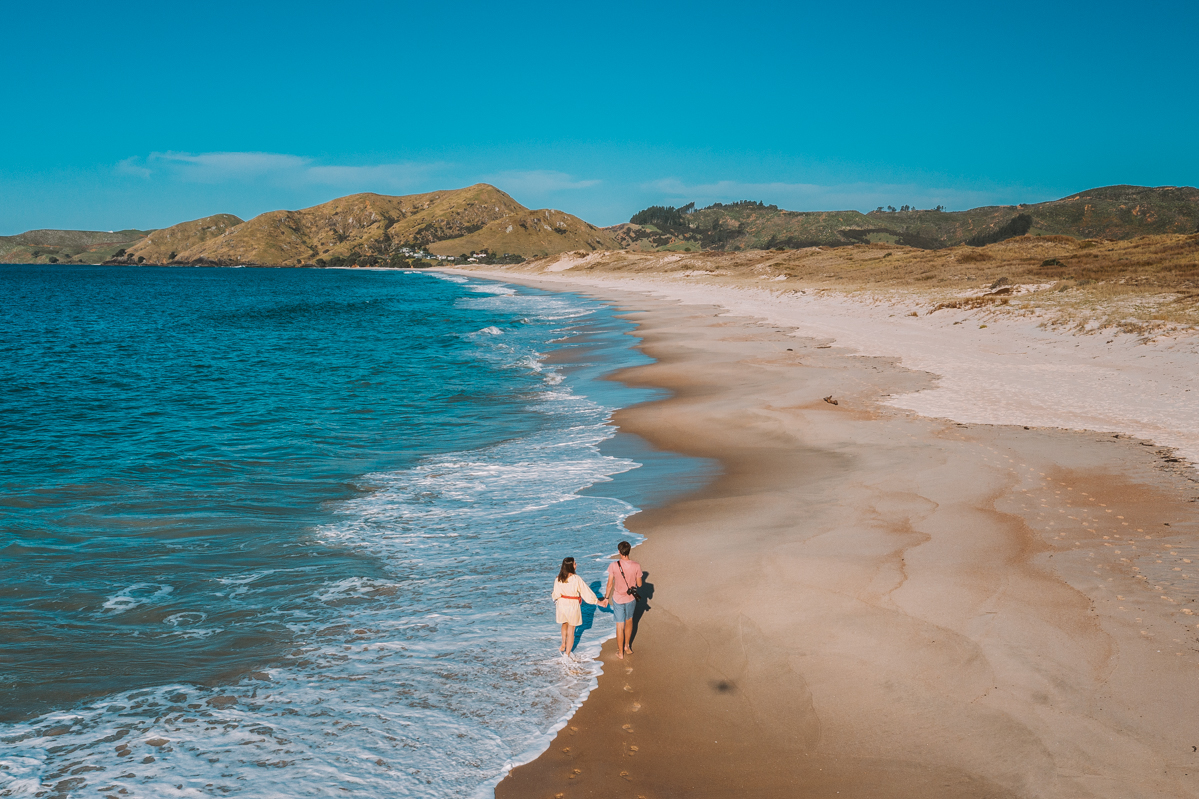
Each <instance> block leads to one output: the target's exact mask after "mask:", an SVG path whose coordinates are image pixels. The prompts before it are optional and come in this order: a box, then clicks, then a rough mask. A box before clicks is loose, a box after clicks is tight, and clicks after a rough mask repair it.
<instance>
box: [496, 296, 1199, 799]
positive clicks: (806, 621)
mask: <svg viewBox="0 0 1199 799" xmlns="http://www.w3.org/2000/svg"><path fill="white" fill-rule="evenodd" d="M505 279H512V280H520V281H521V282H532V280H533V277H532V276H530V275H520V276H518V275H505ZM589 282H590V283H591V285H590V286H589V287H587V286H583V285H582V284H580V283H575V284H573V285H569V286H568V285H566V284H562V283H556V284H554V285H557V286H559V287H561V288H572V289H575V290H585V291H589V292H591V293H595V294H597V295H599V296H605V297H608V298H610V299H613V300H615V301H617V302H618V303H619V304H620V305H621V306H622V307H625V308H628V309H630V311H631V312H632V313H631V317H632V318H633V319H635V320H636V321H638V322H639V323H640V324H641V329H640V335H642V336H643V337H644V348H645V350H646V351H647V352H648V353H649V354H650V355H652V356H653V357H654V358H655V359H657V362H656V363H655V364H652V365H650V366H646V367H641V368H638V369H634V370H629V371H628V372H625V373H623V374H622V375H621V376H620V377H621V379H622V380H627V381H628V382H631V383H638V384H645V385H654V386H664V387H667V388H670V389H671V390H672V391H673V392H674V397H673V398H672V399H670V400H666V401H663V402H657V403H652V404H649V405H645V406H641V407H636V408H631V409H626V410H624V411H622V412H620V413H619V415H618V416H617V419H616V422H617V423H618V424H619V425H621V426H622V428H624V429H626V430H630V431H632V432H636V433H638V434H640V435H642V436H644V437H646V438H647V439H649V440H650V441H651V442H653V443H655V444H656V445H658V446H660V447H663V448H668V449H672V450H676V451H682V452H686V453H691V454H696V455H701V456H705V457H712V458H717V459H719V460H720V462H721V463H722V465H723V467H724V474H723V475H722V477H720V478H719V479H718V480H717V482H716V483H715V484H714V485H713V486H711V487H709V488H708V489H707V490H705V491H704V492H702V494H701V495H699V496H695V497H692V498H690V499H688V500H686V501H683V502H679V503H676V504H675V505H673V506H671V507H669V508H666V509H663V510H660V511H655V512H648V513H643V514H639V515H638V516H636V517H634V518H633V519H631V520H630V527H632V528H633V529H635V530H636V531H637V532H641V533H644V534H646V535H647V536H648V540H647V542H646V543H645V544H643V545H642V546H641V547H638V549H637V550H636V555H635V557H636V558H637V559H638V560H640V561H641V563H642V564H643V566H644V567H645V569H646V571H647V579H648V581H649V583H650V584H651V586H652V598H651V599H650V601H649V603H648V604H649V610H648V611H647V612H646V613H645V615H644V616H643V617H642V619H641V622H640V625H639V629H638V635H637V638H636V640H635V650H636V652H635V654H634V655H633V656H632V657H631V658H630V659H629V660H627V661H618V660H616V659H615V658H614V656H613V654H612V652H611V651H610V646H609V647H608V648H606V650H605V673H604V675H603V677H602V678H601V680H600V684H599V687H598V689H597V690H596V691H594V692H593V694H592V696H591V697H590V698H589V699H588V701H587V702H586V703H585V704H584V706H583V708H582V709H581V710H580V711H579V713H578V714H577V715H576V716H575V717H574V719H572V721H571V723H570V725H568V727H567V728H566V729H564V730H562V732H561V733H560V734H559V735H558V737H557V738H556V740H555V741H554V743H553V744H552V745H551V747H550V749H549V750H548V751H547V752H546V753H545V754H544V755H543V756H542V757H541V758H539V759H538V760H536V761H534V762H533V763H530V764H528V765H526V766H523V767H520V768H518V769H516V770H514V771H513V773H512V774H511V775H510V776H509V777H508V778H507V779H506V780H505V781H504V782H502V783H501V784H500V786H499V788H498V789H497V791H496V794H497V796H498V797H501V798H504V797H522V799H523V798H524V797H541V796H545V797H584V796H595V797H614V796H629V797H637V796H641V797H646V799H654V798H656V797H682V796H687V797H701V796H713V797H715V796H788V797H794V796H805V797H806V796H829V797H833V796H871V797H875V796H888V797H891V796H894V797H908V796H911V797H915V796H920V797H941V796H943V797H974V796H978V797H982V796H991V797H997V796H1054V797H1057V796H1061V797H1075V796H1078V797H1084V796H1104V797H1127V796H1146V797H1149V796H1152V797H1177V796H1191V795H1195V794H1197V793H1199V790H1197V789H1196V787H1195V785H1196V782H1195V777H1194V770H1193V769H1194V768H1196V767H1199V750H1197V749H1196V748H1195V747H1199V714H1197V713H1196V710H1199V702H1197V701H1196V698H1195V697H1196V696H1197V691H1196V689H1197V688H1199V651H1197V650H1199V629H1197V628H1196V624H1199V618H1197V617H1196V616H1195V615H1193V611H1192V609H1193V608H1195V603H1194V599H1195V597H1196V595H1197V593H1199V592H1196V590H1195V586H1196V585H1197V584H1199V570H1197V569H1196V567H1199V547H1196V544H1195V542H1196V541H1197V540H1199V539H1197V537H1196V533H1199V514H1197V513H1196V510H1195V508H1196V505H1195V504H1194V502H1193V499H1194V498H1195V496H1196V494H1199V491H1197V489H1196V484H1195V483H1194V482H1193V481H1192V479H1191V478H1192V477H1193V472H1190V471H1188V470H1187V469H1186V468H1185V464H1182V463H1179V462H1176V460H1175V459H1173V458H1172V457H1171V456H1170V453H1169V452H1168V451H1165V450H1162V449H1160V448H1158V447H1153V446H1145V445H1144V443H1142V442H1138V441H1135V440H1131V439H1128V438H1127V437H1120V438H1116V437H1113V434H1111V433H1095V432H1075V431H1069V430H1056V429H1036V428H1035V427H1033V426H1032V425H1030V427H1033V429H1030V430H1026V429H1024V427H1023V425H1008V426H988V425H975V424H960V423H955V422H951V421H946V420H945V419H934V418H928V417H925V416H920V415H917V414H916V413H913V412H911V411H909V410H905V409H902V408H900V407H888V406H886V405H884V404H882V403H883V402H884V401H885V400H886V399H887V398H888V397H905V396H906V397H911V396H913V394H912V392H914V391H916V390H917V389H922V388H923V389H927V388H929V387H931V386H933V385H934V384H935V382H936V378H934V377H933V376H931V375H929V374H928V373H926V372H921V371H913V370H912V369H908V368H904V367H903V366H900V365H897V364H896V359H895V358H894V357H870V356H856V357H848V356H847V355H846V354H845V352H846V350H845V349H844V348H842V346H840V345H841V344H843V343H844V342H836V343H833V344H832V345H831V346H830V342H829V341H828V338H829V336H830V333H829V332H828V331H806V332H814V333H819V334H820V336H819V337H805V336H799V335H794V334H793V333H794V332H795V331H793V330H791V329H790V327H788V326H784V325H780V324H779V322H780V321H781V320H780V319H779V318H778V317H772V318H770V319H769V320H768V319H764V318H763V317H764V316H765V314H759V315H756V316H732V315H730V314H729V311H728V307H729V306H730V305H731V302H732V300H731V299H724V300H723V301H722V304H723V305H724V306H725V307H714V306H712V305H704V304H699V298H693V304H679V303H678V302H677V301H675V300H674V299H668V298H666V297H664V296H663V294H662V293H661V292H660V291H659V292H658V296H656V297H655V296H651V295H650V294H648V293H646V289H647V288H650V287H647V286H632V285H629V284H627V283H621V284H616V283H602V282H599V281H595V282H592V281H589ZM630 288H636V289H640V290H639V291H634V292H629V291H627V289H630ZM745 310H747V311H748V310H752V309H748V308H747V309H745ZM888 318H890V317H888ZM951 321H952V320H951ZM976 324H977V323H976ZM976 329H977V328H976ZM798 332H801V333H802V332H805V331H803V330H800V331H798ZM905 365H907V359H906V358H905ZM942 380H943V378H942ZM829 395H832V396H834V397H835V398H837V400H838V403H839V404H838V405H835V406H834V405H831V404H829V403H827V402H824V401H823V400H822V398H823V397H826V396H829ZM914 396H917V397H918V396H920V395H919V394H915V395H914ZM1062 396H1064V397H1066V398H1067V399H1068V398H1069V397H1070V393H1069V392H1068V391H1067V392H1065V393H1064V394H1062ZM1166 427H1169V425H1166ZM1179 444H1181V442H1179ZM1193 570H1194V571H1193Z"/></svg>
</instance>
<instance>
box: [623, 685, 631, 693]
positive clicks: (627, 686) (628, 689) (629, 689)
mask: <svg viewBox="0 0 1199 799" xmlns="http://www.w3.org/2000/svg"><path fill="white" fill-rule="evenodd" d="M624 689H625V690H626V691H628V692H629V693H633V686H631V685H629V684H628V683H626V684H625V687H624Z"/></svg>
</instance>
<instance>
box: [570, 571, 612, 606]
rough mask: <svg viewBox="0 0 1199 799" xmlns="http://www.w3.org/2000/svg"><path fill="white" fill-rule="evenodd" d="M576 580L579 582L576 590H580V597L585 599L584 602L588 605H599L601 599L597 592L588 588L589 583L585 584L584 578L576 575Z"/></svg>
mask: <svg viewBox="0 0 1199 799" xmlns="http://www.w3.org/2000/svg"><path fill="white" fill-rule="evenodd" d="M575 580H576V581H577V583H576V584H575V588H577V589H579V596H581V597H582V598H583V601H584V602H586V603H587V604H588V605H598V604H599V597H597V596H596V595H595V592H594V591H592V590H591V588H589V587H588V585H587V583H585V582H583V578H582V577H580V576H579V575H577V574H576V575H575ZM605 601H607V600H605Z"/></svg>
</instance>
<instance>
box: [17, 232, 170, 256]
mask: <svg viewBox="0 0 1199 799" xmlns="http://www.w3.org/2000/svg"><path fill="white" fill-rule="evenodd" d="M150 232H151V231H148V230H117V231H103V230H29V231H26V232H24V233H19V234H17V235H16V236H0V263H6V264H36V263H43V264H45V263H64V264H67V263H73V264H98V263H102V262H103V261H106V260H108V259H109V258H112V257H113V255H114V254H115V253H117V252H118V251H120V250H121V249H123V248H125V247H128V246H129V245H130V244H132V243H133V242H135V241H138V240H140V239H142V238H144V237H145V236H146V235H147V234H148V233H150Z"/></svg>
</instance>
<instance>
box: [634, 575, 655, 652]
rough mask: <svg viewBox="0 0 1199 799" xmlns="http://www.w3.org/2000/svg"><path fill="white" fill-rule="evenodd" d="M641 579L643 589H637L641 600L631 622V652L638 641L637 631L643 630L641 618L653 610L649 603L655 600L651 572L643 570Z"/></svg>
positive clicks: (635, 608) (638, 601)
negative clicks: (634, 643) (650, 577)
mask: <svg viewBox="0 0 1199 799" xmlns="http://www.w3.org/2000/svg"><path fill="white" fill-rule="evenodd" d="M641 579H642V583H641V587H640V588H638V589H637V593H638V594H639V595H640V599H638V600H637V604H636V606H635V607H634V608H633V620H632V622H630V623H631V624H632V625H633V626H632V628H631V629H630V630H629V651H632V649H633V641H635V640H636V639H637V630H639V629H641V617H642V616H644V615H645V614H646V613H648V612H649V611H650V610H651V608H650V605H649V602H650V600H651V599H653V598H654V584H653V583H651V582H650V581H649V572H647V571H645V570H644V569H643V570H642V571H641Z"/></svg>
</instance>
